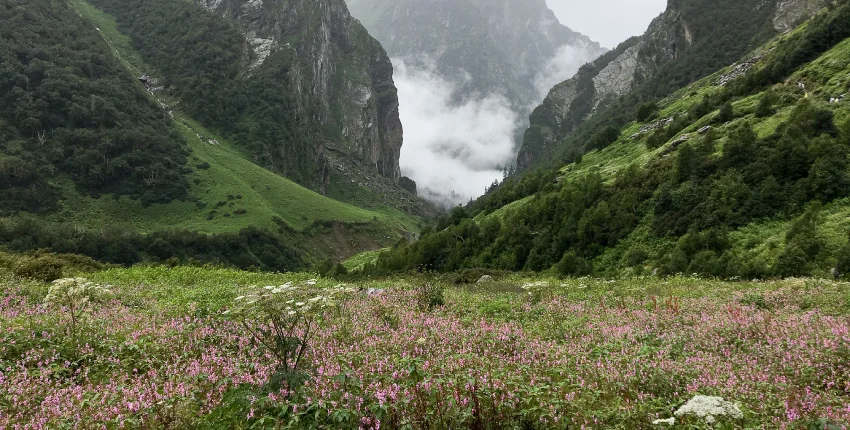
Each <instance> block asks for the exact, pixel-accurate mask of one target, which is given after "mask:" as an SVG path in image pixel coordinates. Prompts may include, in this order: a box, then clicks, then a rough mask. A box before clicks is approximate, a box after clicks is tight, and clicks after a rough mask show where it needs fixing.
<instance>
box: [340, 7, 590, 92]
mask: <svg viewBox="0 0 850 430" xmlns="http://www.w3.org/2000/svg"><path fill="white" fill-rule="evenodd" d="M348 3H349V7H350V8H351V12H352V14H353V15H354V16H355V17H357V18H359V19H360V20H361V21H362V22H363V23H364V25H366V27H367V28H368V29H369V31H370V33H371V34H372V35H374V36H375V37H376V38H377V39H378V40H379V41H380V42H381V44H382V45H383V46H384V47H385V48H386V49H387V52H388V53H389V55H390V56H391V57H401V58H405V59H408V60H412V61H414V62H416V61H417V60H422V59H427V61H431V62H432V64H431V66H433V67H435V68H436V70H437V71H438V72H439V73H440V74H441V75H442V76H444V77H447V78H449V79H452V80H453V81H454V83H455V84H457V85H458V86H460V87H461V88H462V90H461V93H463V94H462V95H461V96H463V95H473V94H491V93H498V94H502V95H505V96H506V97H507V98H508V99H509V100H510V101H511V102H512V103H513V104H514V105H515V106H516V107H525V106H527V105H528V104H529V103H532V102H534V101H535V100H534V99H535V98H536V97H537V92H536V90H535V87H534V77H535V75H536V74H537V73H539V72H540V71H541V70H542V69H543V68H544V67H545V65H546V63H547V62H548V61H550V60H551V59H552V58H553V57H555V55H556V54H557V53H558V50H559V49H560V48H562V47H563V46H565V45H576V46H581V47H584V48H585V49H586V50H587V51H588V52H589V54H588V56H589V57H590V58H594V57H595V56H597V55H599V54H601V53H602V52H604V50H603V49H602V48H601V47H600V46H599V45H598V44H597V43H595V42H593V41H592V40H590V39H589V38H587V37H585V36H583V35H581V34H579V33H576V32H574V31H572V30H570V29H569V28H567V27H565V26H563V25H561V24H560V23H559V22H558V20H557V19H556V18H555V15H554V13H553V12H552V11H551V10H549V9H548V7H547V6H546V3H545V0H395V1H391V0H348Z"/></svg>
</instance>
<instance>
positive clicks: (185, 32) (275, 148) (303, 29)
mask: <svg viewBox="0 0 850 430" xmlns="http://www.w3.org/2000/svg"><path fill="white" fill-rule="evenodd" d="M92 4H93V5H94V6H96V7H98V8H100V9H102V10H104V11H105V12H107V13H109V14H111V15H113V16H114V17H115V19H116V20H117V22H118V24H119V27H120V30H121V31H122V32H123V33H125V34H126V35H128V36H129V37H130V39H131V41H132V42H133V45H134V46H135V47H136V48H137V49H138V50H139V52H140V53H141V54H142V56H143V57H144V58H145V59H146V60H147V61H148V62H149V64H150V65H151V66H152V67H153V68H154V70H152V71H150V73H148V74H149V75H151V76H155V77H157V78H161V82H160V83H159V85H161V86H165V87H167V88H173V89H174V93H175V97H176V98H177V100H178V101H177V103H176V106H175V107H177V108H180V109H185V110H186V111H187V112H188V113H190V114H191V115H192V116H193V117H195V118H196V119H198V120H199V121H201V122H203V123H204V124H206V125H208V126H210V127H212V128H214V129H215V130H218V131H221V132H223V133H224V134H226V135H228V136H232V137H233V139H234V140H235V141H236V142H237V143H238V144H239V145H240V146H243V147H245V148H246V150H248V152H250V153H251V155H252V156H253V157H254V158H255V159H256V160H257V161H258V163H260V164H261V165H263V166H265V167H268V168H269V169H271V170H273V171H275V172H279V173H281V174H283V175H284V176H287V177H289V178H291V179H294V180H295V181H296V182H299V183H301V184H303V185H305V186H308V187H312V188H315V189H319V190H323V189H324V187H325V186H326V185H327V184H328V183H329V182H330V181H331V176H332V173H331V170H333V163H331V162H329V160H328V158H329V157H328V155H327V153H328V152H336V153H342V154H344V155H345V156H348V157H352V158H354V159H356V160H358V161H359V162H360V163H361V164H362V165H363V167H364V168H366V169H369V170H371V171H374V172H377V173H379V174H381V175H382V176H384V177H387V178H389V179H390V180H391V181H393V182H395V183H397V182H398V180H399V177H400V173H399V167H398V158H399V152H400V148H401V145H402V129H401V122H400V121H399V119H398V99H397V97H396V94H395V87H394V85H393V80H392V65H391V64H390V62H389V58H388V57H387V56H386V54H385V53H384V51H383V50H382V49H381V47H380V45H379V44H378V43H377V42H376V41H375V40H374V39H372V38H371V37H369V35H368V34H367V32H366V31H365V29H363V27H362V26H360V25H359V24H358V23H357V21H355V20H353V19H351V17H350V15H349V14H348V11H347V9H346V7H345V4H344V3H343V2H342V1H341V0H340V1H335V0H324V1H318V2H316V1H313V2H304V1H290V0H277V1H266V2H252V1H247V0H243V1H239V0H232V1H221V0H216V1H213V0H209V1H203V0H198V1H196V2H195V5H196V6H195V7H193V6H192V5H191V4H188V3H185V2H173V1H169V0H155V1H115V0H95V1H93V2H92ZM205 11H209V12H205ZM200 34H204V35H206V36H207V37H206V38H199V37H198V36H199V35H200ZM157 74H160V76H157ZM210 84H212V85H210Z"/></svg>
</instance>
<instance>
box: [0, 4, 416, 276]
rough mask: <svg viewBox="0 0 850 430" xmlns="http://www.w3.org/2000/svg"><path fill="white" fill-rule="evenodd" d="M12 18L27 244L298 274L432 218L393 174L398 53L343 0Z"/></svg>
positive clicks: (14, 129) (18, 194)
mask: <svg viewBox="0 0 850 430" xmlns="http://www.w3.org/2000/svg"><path fill="white" fill-rule="evenodd" d="M320 3H321V4H320ZM296 11H297V12H298V13H294V12H296ZM0 23H2V25H0V40H3V43H2V44H0V58H2V63H3V67H2V69H0V88H2V93H0V98H2V101H3V103H2V107H0V199H2V201H3V205H0V216H2V217H5V218H4V219H0V224H2V225H0V242H2V243H4V244H6V245H8V246H10V247H11V248H13V249H15V250H19V251H23V250H28V249H38V248H46V249H52V250H54V251H56V252H76V253H82V254H88V255H93V256H96V257H98V258H104V259H106V260H108V261H114V262H119V263H126V264H129V263H134V262H138V261H142V260H148V259H150V260H154V261H158V260H163V259H166V258H169V257H171V256H173V257H175V258H178V259H181V260H183V261H189V260H197V261H206V262H218V263H222V264H229V265H236V266H239V267H243V268H249V267H257V268H265V269H268V270H289V269H292V268H299V267H304V265H309V264H312V263H314V262H317V261H319V260H323V259H325V258H333V259H335V260H341V259H343V258H345V257H347V256H348V255H351V254H354V253H356V252H358V251H362V250H366V249H377V248H379V247H381V246H386V245H387V244H389V243H393V242H395V241H396V240H398V239H399V238H402V237H406V236H409V235H413V234H415V232H417V231H418V230H419V228H420V227H419V223H420V220H421V219H422V218H421V217H427V216H430V214H432V213H433V208H432V207H431V206H430V205H429V204H427V203H426V202H424V201H422V200H420V199H418V198H417V197H416V196H415V195H414V194H411V192H409V191H407V190H406V188H407V189H411V190H415V185H412V184H410V183H409V182H406V183H405V184H404V185H405V187H406V188H402V187H401V186H399V185H398V183H399V181H400V175H399V167H398V157H399V151H400V147H401V144H402V141H401V140H402V136H401V123H400V121H399V118H398V100H397V96H396V95H395V92H396V90H395V87H394V85H393V81H392V65H391V64H390V62H389V59H388V57H387V55H386V53H385V52H384V51H383V49H382V48H381V47H380V45H379V44H378V42H377V41H375V40H374V39H372V38H371V37H370V36H369V35H368V33H367V32H366V30H365V29H364V28H363V27H362V26H360V25H359V24H358V22H357V21H356V20H353V19H352V18H351V17H350V16H349V15H348V12H347V10H346V7H345V4H344V3H343V2H341V1H339V2H334V1H328V2H303V3H297V2H286V1H277V2H275V1H266V2H264V3H258V2H248V1H245V2H236V1H230V2H221V1H219V2H214V3H213V2H205V3H198V4H192V3H190V2H173V1H144V2H142V1H121V2H117V1H111V0H96V1H93V2H91V3H89V2H86V1H84V0H72V1H59V0H34V1H31V2H30V1H27V2H7V3H4V4H3V5H2V6H0ZM293 180H294V181H295V182H293ZM346 202H347V203H346ZM107 231H108V232H110V233H108V234H107V233H105V232H107ZM97 232H100V234H98V233H97ZM156 241H158V243H157V244H156V246H154V242H156ZM215 244H218V245H217V246H216V245H215ZM227 248H230V249H232V252H223V250H224V249H227ZM168 250H171V251H172V252H167V251H168Z"/></svg>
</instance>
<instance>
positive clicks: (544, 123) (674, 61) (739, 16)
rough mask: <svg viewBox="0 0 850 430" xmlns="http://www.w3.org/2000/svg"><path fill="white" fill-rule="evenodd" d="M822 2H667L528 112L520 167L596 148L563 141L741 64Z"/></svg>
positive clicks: (584, 140)
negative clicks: (635, 32)
mask: <svg viewBox="0 0 850 430" xmlns="http://www.w3.org/2000/svg"><path fill="white" fill-rule="evenodd" d="M823 5H824V2H823V1H820V0H772V1H763V0H745V1H737V0H735V1H733V0H721V1H714V0H712V1H709V0H676V1H670V2H669V4H668V6H667V10H666V11H665V12H664V13H663V14H662V15H661V16H659V17H658V18H656V19H655V20H654V21H653V22H652V23H651V24H650V26H649V29H648V30H647V32H646V33H645V34H644V35H642V36H639V37H636V38H633V39H630V40H628V41H626V42H624V43H623V44H622V45H620V46H619V47H617V49H615V50H614V51H612V52H610V53H608V54H607V55H605V56H602V57H601V58H599V59H598V60H596V61H595V62H593V63H592V64H588V65H587V66H585V67H584V68H582V70H580V71H579V73H578V74H577V75H576V76H575V77H574V78H572V79H570V80H568V81H566V82H563V83H561V84H559V85H557V86H556V87H555V88H553V89H552V90H551V91H550V93H549V95H548V96H547V97H546V99H545V100H544V101H543V103H542V104H541V105H540V106H539V107H538V108H537V109H536V110H535V111H534V112H533V114H532V116H531V119H530V123H531V125H530V127H529V128H528V130H527V131H526V133H525V136H524V139H523V145H522V148H521V149H520V152H519V155H518V160H517V166H518V168H519V170H528V169H530V168H532V167H535V166H538V165H539V164H541V163H542V162H544V160H549V159H551V157H552V156H553V155H555V156H556V157H557V158H558V159H559V160H565V159H569V158H571V157H575V156H576V155H578V154H580V153H582V152H584V151H586V150H587V149H591V148H592V147H593V145H597V146H598V145H599V139H594V138H595V137H596V136H591V135H588V134H582V135H581V136H579V137H578V138H577V139H574V140H573V141H569V142H565V140H567V138H568V137H570V136H571V135H572V134H573V133H574V132H575V131H576V130H577V128H578V127H579V126H580V125H581V124H583V123H584V122H585V121H590V122H592V123H593V124H592V125H591V126H589V127H587V129H589V130H603V129H604V128H605V124H603V122H606V121H608V119H610V118H612V117H617V116H618V115H620V113H621V112H624V111H630V110H632V109H634V108H635V107H636V106H637V105H639V104H641V103H649V102H652V101H655V100H657V99H659V98H661V97H665V96H667V95H669V94H670V93H671V92H673V91H675V90H676V89H678V88H679V87H681V86H683V85H686V84H689V83H691V82H694V81H696V80H698V79H700V78H702V77H704V76H707V75H708V74H711V73H713V72H714V71H715V70H717V69H718V68H720V67H723V66H725V65H727V64H730V63H732V62H734V61H736V60H737V59H739V58H740V57H741V56H743V55H744V54H746V53H747V52H749V51H751V50H752V49H754V48H756V47H757V46H759V45H761V44H762V43H764V42H766V41H767V40H769V39H770V38H771V37H773V36H775V35H776V34H779V33H781V32H784V31H787V30H788V29H789V28H793V27H795V24H796V23H797V22H799V21H800V20H803V19H805V18H808V17H809V16H811V15H812V13H814V12H815V11H817V10H818V9H820V8H821V7H822V6H823ZM594 117H595V118H594ZM619 122H620V123H622V119H621V120H620V121H619ZM619 125H621V124H616V125H615V126H619ZM600 138H601V139H603V140H604V138H605V136H600ZM604 143H607V142H603V143H602V144H604Z"/></svg>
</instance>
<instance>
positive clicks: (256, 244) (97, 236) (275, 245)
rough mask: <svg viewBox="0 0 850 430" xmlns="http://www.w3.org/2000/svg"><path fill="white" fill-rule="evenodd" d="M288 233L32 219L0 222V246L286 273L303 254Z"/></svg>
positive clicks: (110, 260)
mask: <svg viewBox="0 0 850 430" xmlns="http://www.w3.org/2000/svg"><path fill="white" fill-rule="evenodd" d="M292 235H294V233H293V232H291V231H288V230H281V231H279V232H271V231H268V230H260V229H256V228H246V229H243V230H241V231H239V232H238V233H222V234H217V235H207V234H202V233H197V232H190V231H187V230H171V231H160V232H154V233H150V234H141V233H139V232H134V231H130V230H127V229H122V228H117V227H115V228H108V227H104V228H102V229H100V230H85V229H79V228H77V227H76V226H72V225H67V224H46V223H43V222H39V221H35V220H31V219H23V220H20V221H0V243H3V244H6V245H7V246H8V247H9V248H10V249H11V250H13V251H18V252H24V251H30V250H48V251H50V252H54V253H59V254H80V255H85V256H88V257H91V258H93V259H95V260H98V261H103V262H107V263H114V264H123V265H131V264H136V263H140V262H144V261H148V262H166V261H169V260H171V259H176V260H178V261H180V262H181V263H184V264H187V263H193V262H194V263H198V264H216V265H226V266H232V267H238V268H241V269H264V270H270V271H291V270H296V269H299V268H301V267H303V265H304V261H303V258H302V251H300V250H298V249H297V248H295V247H294V246H293V243H295V242H296V237H293V236H292ZM47 258H48V259H47V260H44V261H45V264H44V265H41V264H40V263H39V262H37V261H34V262H33V263H32V267H34V268H35V269H39V270H40V268H42V267H49V266H51V265H53V264H54V263H53V261H54V257H47ZM48 263H49V264H48ZM28 264H29V263H28ZM35 269H33V270H35ZM33 273H36V272H33ZM51 276H52V275H51Z"/></svg>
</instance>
